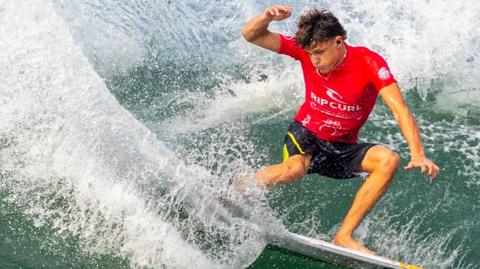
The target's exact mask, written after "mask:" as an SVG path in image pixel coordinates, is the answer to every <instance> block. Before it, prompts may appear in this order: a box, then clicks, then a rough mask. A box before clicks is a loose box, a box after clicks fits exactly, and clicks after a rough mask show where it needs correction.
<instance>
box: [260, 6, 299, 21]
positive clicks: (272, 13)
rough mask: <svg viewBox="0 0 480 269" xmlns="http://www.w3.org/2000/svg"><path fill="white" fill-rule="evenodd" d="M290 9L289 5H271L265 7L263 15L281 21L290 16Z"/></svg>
mask: <svg viewBox="0 0 480 269" xmlns="http://www.w3.org/2000/svg"><path fill="white" fill-rule="evenodd" d="M292 11H293V10H292V8H291V7H289V6H271V7H268V8H267V9H265V11H264V15H265V16H266V17H267V18H269V19H271V20H274V21H281V20H284V19H286V18H288V17H290V15H292Z"/></svg>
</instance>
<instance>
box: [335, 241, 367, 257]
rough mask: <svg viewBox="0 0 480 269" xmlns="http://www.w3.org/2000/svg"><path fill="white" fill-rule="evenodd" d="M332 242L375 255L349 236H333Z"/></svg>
mask: <svg viewBox="0 0 480 269" xmlns="http://www.w3.org/2000/svg"><path fill="white" fill-rule="evenodd" d="M333 243H334V244H335V245H337V246H340V247H344V248H350V249H354V250H358V251H360V252H363V253H366V254H370V255H375V252H373V251H371V250H369V249H368V248H366V247H365V246H364V245H362V244H360V243H359V242H358V241H356V240H354V239H353V238H352V237H351V236H335V239H333Z"/></svg>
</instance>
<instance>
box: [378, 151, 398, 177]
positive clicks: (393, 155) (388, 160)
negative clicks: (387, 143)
mask: <svg viewBox="0 0 480 269" xmlns="http://www.w3.org/2000/svg"><path fill="white" fill-rule="evenodd" d="M399 165H400V154H398V153H397V152H395V151H393V150H391V149H388V148H385V149H384V150H383V152H382V156H381V158H379V162H378V163H377V167H376V170H377V171H379V172H382V173H386V174H393V173H395V172H396V171H397V168H398V166H399Z"/></svg>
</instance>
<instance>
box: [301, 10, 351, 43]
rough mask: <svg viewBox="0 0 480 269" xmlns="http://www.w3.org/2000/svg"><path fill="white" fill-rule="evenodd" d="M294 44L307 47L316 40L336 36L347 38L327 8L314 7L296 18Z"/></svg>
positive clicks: (319, 40) (323, 40)
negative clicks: (296, 27) (296, 28)
mask: <svg viewBox="0 0 480 269" xmlns="http://www.w3.org/2000/svg"><path fill="white" fill-rule="evenodd" d="M297 26H298V30H297V33H296V34H295V44H296V45H297V46H301V47H302V48H304V49H305V48H308V47H309V46H310V45H313V44H315V43H317V42H325V41H328V40H330V39H332V38H334V37H336V36H342V37H343V39H344V40H345V39H347V32H346V31H345V29H343V26H342V25H341V24H340V22H339V21H338V19H337V18H336V17H335V16H334V15H333V14H332V13H331V12H330V11H328V10H325V9H322V10H318V9H316V8H314V9H312V10H310V11H308V12H307V13H306V14H304V15H302V16H300V18H299V19H298V24H297Z"/></svg>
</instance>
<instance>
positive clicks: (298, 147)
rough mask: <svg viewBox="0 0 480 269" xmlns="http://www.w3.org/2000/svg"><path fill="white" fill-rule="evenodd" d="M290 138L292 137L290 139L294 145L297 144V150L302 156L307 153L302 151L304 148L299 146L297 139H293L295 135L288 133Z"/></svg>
mask: <svg viewBox="0 0 480 269" xmlns="http://www.w3.org/2000/svg"><path fill="white" fill-rule="evenodd" d="M287 134H288V136H289V137H290V139H291V140H292V142H293V144H295V146H296V147H297V149H298V150H299V151H300V153H302V154H305V152H304V151H303V150H302V148H301V147H300V145H299V144H298V142H297V140H296V139H295V137H293V134H292V133H290V132H288V133H287Z"/></svg>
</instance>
